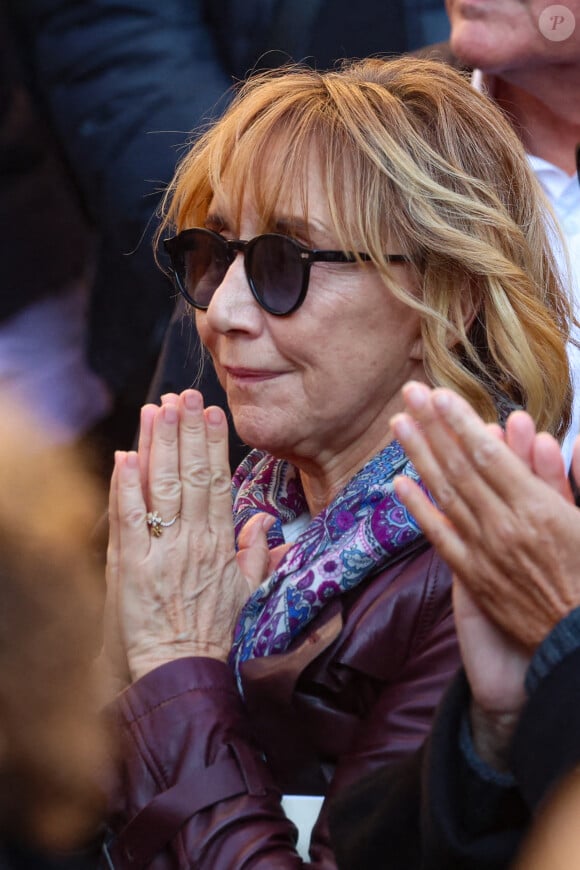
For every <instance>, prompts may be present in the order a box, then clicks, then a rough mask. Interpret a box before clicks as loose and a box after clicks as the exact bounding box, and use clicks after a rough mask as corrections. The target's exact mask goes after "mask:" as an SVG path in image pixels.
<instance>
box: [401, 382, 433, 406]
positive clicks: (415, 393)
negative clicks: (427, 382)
mask: <svg viewBox="0 0 580 870" xmlns="http://www.w3.org/2000/svg"><path fill="white" fill-rule="evenodd" d="M427 396H428V387H425V386H424V385H423V384H417V383H415V382H414V381H411V382H410V383H409V384H407V385H406V386H405V387H403V398H404V400H405V404H406V405H408V406H409V408H412V409H413V411H420V410H421V408H424V407H425V404H426V402H427Z"/></svg>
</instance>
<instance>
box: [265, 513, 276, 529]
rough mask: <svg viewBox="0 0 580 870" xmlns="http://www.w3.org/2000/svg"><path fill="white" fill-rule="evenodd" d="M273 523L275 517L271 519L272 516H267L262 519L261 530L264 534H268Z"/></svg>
mask: <svg viewBox="0 0 580 870" xmlns="http://www.w3.org/2000/svg"><path fill="white" fill-rule="evenodd" d="M275 522H276V517H273V516H272V514H268V516H266V517H262V529H263V530H264V531H265V532H269V531H270V529H271V528H272V526H273V525H274V523H275Z"/></svg>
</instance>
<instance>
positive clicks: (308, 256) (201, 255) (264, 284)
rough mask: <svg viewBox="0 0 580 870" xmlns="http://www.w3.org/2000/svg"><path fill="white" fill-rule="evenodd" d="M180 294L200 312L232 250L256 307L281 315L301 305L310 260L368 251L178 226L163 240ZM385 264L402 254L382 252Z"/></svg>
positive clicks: (345, 259)
mask: <svg viewBox="0 0 580 870" xmlns="http://www.w3.org/2000/svg"><path fill="white" fill-rule="evenodd" d="M163 244H164V246H165V250H166V251H167V253H168V254H169V257H170V258H171V268H172V271H173V275H174V277H175V283H176V284H177V288H178V290H179V291H180V293H182V294H183V296H185V298H186V299H187V301H188V302H189V303H190V305H193V306H194V308H200V309H201V310H202V311H203V310H205V309H206V308H208V307H209V304H210V302H211V300H212V296H213V294H214V293H215V291H216V290H217V288H218V287H219V285H220V284H221V283H222V281H223V280H224V278H225V276H226V272H227V271H228V269H229V267H230V266H231V265H232V263H233V262H234V260H235V258H236V256H237V255H238V253H242V254H243V255H244V269H245V272H246V277H247V279H248V283H249V285H250V289H251V291H252V293H253V295H254V298H255V300H256V302H257V303H258V305H260V306H261V307H262V308H263V309H264V310H265V311H267V312H268V313H269V314H276V315H278V316H280V317H283V316H284V315H286V314H292V312H293V311H296V309H297V308H298V307H299V306H300V305H302V303H303V302H304V299H305V297H306V291H307V290H308V280H309V278H310V267H311V265H312V264H313V263H356V262H357V258H359V259H361V260H366V261H368V260H370V259H371V258H370V256H369V254H357V255H356V256H355V255H354V254H352V253H346V254H345V253H344V252H343V251H317V250H311V249H310V248H306V247H305V246H304V245H301V244H300V242H297V241H296V240H295V239H292V238H290V237H289V236H283V235H280V234H278V233H266V234H265V235H262V236H256V237H255V238H254V239H250V240H249V241H247V242H245V241H242V240H241V239H224V237H223V236H220V235H219V234H218V233H214V232H213V231H212V230H206V229H201V228H196V229H191V230H182V232H180V233H179V235H177V236H174V237H173V238H172V239H165V240H164V242H163ZM385 260H386V261H387V262H389V263H404V262H407V261H408V257H405V256H404V255H403V254H386V255H385Z"/></svg>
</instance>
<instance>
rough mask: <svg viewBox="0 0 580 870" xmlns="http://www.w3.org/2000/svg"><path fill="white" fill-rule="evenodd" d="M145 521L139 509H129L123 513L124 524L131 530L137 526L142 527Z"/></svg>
mask: <svg viewBox="0 0 580 870" xmlns="http://www.w3.org/2000/svg"><path fill="white" fill-rule="evenodd" d="M144 520H145V515H144V513H143V510H142V509H141V508H137V507H134V508H129V510H128V511H126V513H125V522H126V524H127V525H128V526H131V527H132V528H137V527H138V526H141V525H143V522H144Z"/></svg>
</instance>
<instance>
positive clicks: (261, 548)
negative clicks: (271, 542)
mask: <svg viewBox="0 0 580 870" xmlns="http://www.w3.org/2000/svg"><path fill="white" fill-rule="evenodd" d="M274 522H275V518H274V517H273V516H272V515H271V514H267V513H259V514H255V515H254V516H253V517H251V518H250V520H249V521H248V522H247V523H246V525H245V526H244V528H243V529H242V531H241V532H240V536H239V539H238V552H237V555H236V558H237V561H238V567H239V568H240V570H241V572H242V573H243V575H244V577H245V578H246V580H247V581H248V585H249V587H250V591H251V592H253V591H254V590H255V589H257V588H258V586H259V585H260V584H261V583H262V582H263V580H265V579H266V577H267V576H268V574H269V573H270V571H269V565H270V551H269V550H268V540H267V537H266V534H267V532H268V530H269V529H270V528H271V527H272V526H273V524H274Z"/></svg>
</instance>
